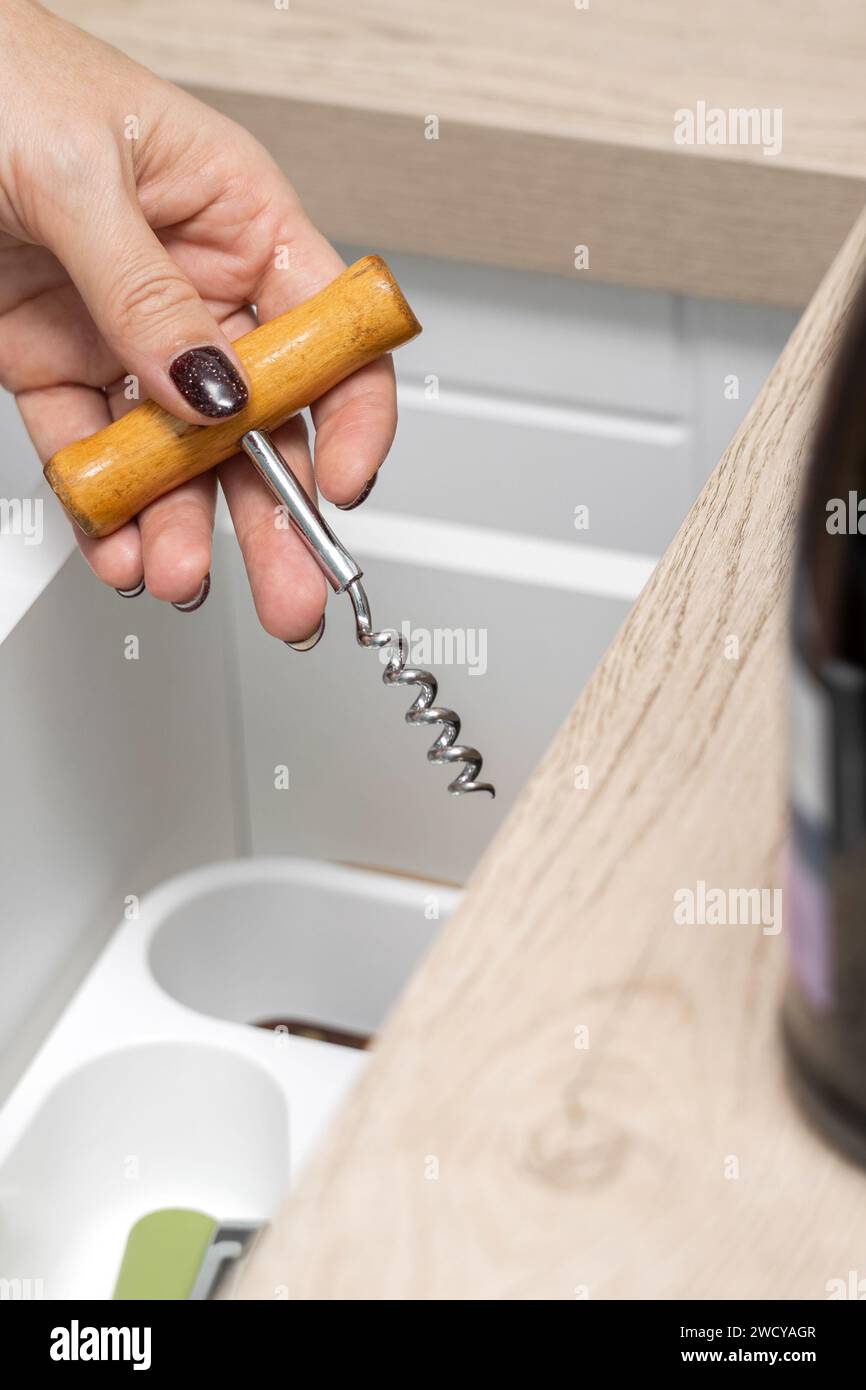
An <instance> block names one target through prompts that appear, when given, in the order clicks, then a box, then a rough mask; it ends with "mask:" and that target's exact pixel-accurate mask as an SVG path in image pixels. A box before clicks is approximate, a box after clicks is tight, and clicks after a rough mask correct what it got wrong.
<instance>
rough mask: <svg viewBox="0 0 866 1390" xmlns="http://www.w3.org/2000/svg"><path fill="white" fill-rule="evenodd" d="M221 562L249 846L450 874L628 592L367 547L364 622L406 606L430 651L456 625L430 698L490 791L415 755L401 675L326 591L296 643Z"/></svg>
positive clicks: (484, 832) (492, 814) (513, 782)
mask: <svg viewBox="0 0 866 1390" xmlns="http://www.w3.org/2000/svg"><path fill="white" fill-rule="evenodd" d="M359 558H360V559H361V561H362V562H364V561H365V557H364V555H363V554H361V555H359ZM234 565H235V568H236V571H237V589H236V592H237V594H238V599H239V610H240V612H239V620H238V642H239V654H240V680H241V695H242V702H243V711H244V714H243V739H244V747H245V758H246V767H247V779H248V790H249V804H250V815H251V824H252V846H253V851H254V852H255V853H259V854H268V853H276V854H280V853H285V854H304V855H312V856H322V857H325V858H330V859H341V860H348V861H352V862H359V863H364V864H370V865H382V866H388V867H391V868H395V869H398V870H403V871H408V872H413V873H417V874H420V875H423V876H424V877H431V878H444V879H446V880H449V881H452V882H460V881H462V880H463V879H464V878H465V876H466V875H467V874H468V873H469V871H470V870H471V869H472V867H473V866H474V864H475V863H476V861H477V859H478V856H479V855H480V853H481V851H482V849H483V848H484V846H485V845H486V843H487V841H488V840H489V839H490V836H491V835H492V833H493V831H494V830H495V829H496V827H497V826H498V825H499V823H500V822H501V820H502V818H503V816H504V815H505V813H506V812H507V810H508V809H509V807H510V805H511V803H512V801H513V799H514V797H515V795H516V793H517V792H518V790H519V789H520V787H521V786H522V784H523V783H524V782H525V781H526V779H527V777H528V776H529V774H530V772H531V771H532V768H533V767H534V765H535V763H536V762H537V761H538V759H539V757H540V756H541V754H542V753H543V751H544V748H545V747H546V745H547V744H548V742H549V741H550V738H551V737H552V735H553V733H554V731H555V729H556V728H557V726H558V724H559V723H560V722H561V720H562V719H563V718H564V717H565V715H566V714H567V713H568V711H569V709H570V708H571V706H572V704H573V703H574V699H575V696H576V695H577V693H578V692H579V690H580V688H581V686H582V685H583V683H584V682H585V680H586V679H587V677H588V676H589V674H590V672H591V671H592V669H593V667H594V666H595V665H596V663H597V661H598V659H599V657H600V656H601V654H602V652H603V651H604V649H605V647H606V646H607V645H608V643H609V642H610V641H611V639H612V637H613V636H614V634H615V632H616V630H617V628H618V627H619V625H620V623H621V622H622V620H623V618H624V617H625V615H626V613H627V611H628V607H629V605H628V603H626V602H623V601H622V600H616V599H602V598H598V597H589V596H587V595H585V594H580V593H574V592H565V591H563V590H562V589H558V588H550V587H545V586H543V585H541V584H529V583H512V582H508V581H505V580H501V579H494V578H490V577H486V576H478V575H467V574H465V573H462V572H460V571H452V572H450V573H449V572H447V571H445V570H442V569H433V568H426V567H424V566H423V565H420V564H419V565H413V564H409V563H393V562H392V563H389V562H387V561H385V560H382V559H380V558H372V559H370V560H369V563H368V564H367V566H366V581H367V587H368V593H369V596H370V600H371V604H372V609H373V619H374V622H375V623H376V624H377V625H379V624H381V625H382V626H386V625H387V626H400V625H401V624H402V623H403V622H408V623H409V624H410V627H411V630H412V632H413V634H415V637H416V641H424V640H426V641H428V642H429V643H430V644H431V645H433V647H434V652H433V655H434V658H435V656H436V655H439V657H440V658H441V657H442V656H443V654H444V652H445V651H447V650H448V649H449V645H450V642H449V638H448V637H447V636H446V635H442V634H444V633H446V632H447V631H448V630H452V631H453V630H454V629H461V632H459V633H458V635H457V644H458V645H459V642H460V641H461V640H465V643H466V652H467V653H469V656H470V659H469V660H467V661H466V662H465V663H464V664H462V665H456V664H442V662H441V661H437V660H435V659H434V660H433V661H432V663H431V666H432V668H433V669H434V674H435V675H436V676H437V678H438V679H439V687H440V688H439V702H440V703H442V704H445V705H449V706H451V707H453V708H454V709H455V710H456V711H457V712H458V714H459V715H460V717H461V719H462V720H463V732H462V734H461V739H465V741H466V742H468V743H470V744H472V743H474V744H475V745H476V746H477V747H478V748H479V749H480V751H481V753H482V755H483V756H484V760H485V762H484V769H483V771H484V775H485V776H487V775H489V777H490V780H492V781H493V782H495V783H496V786H497V793H498V794H497V799H496V800H495V801H493V802H491V801H490V800H489V798H487V797H486V796H481V795H476V796H470V797H464V798H461V799H456V798H453V797H450V796H449V795H448V794H447V791H446V787H447V783H448V781H449V778H448V774H447V771H446V770H445V769H443V768H438V767H434V766H432V765H431V764H429V763H428V762H427V760H426V753H427V748H428V747H429V745H430V743H431V742H432V735H431V733H430V731H429V730H422V729H420V728H411V727H409V726H407V725H406V724H405V723H404V715H405V712H406V710H407V709H408V708H409V705H410V704H411V699H412V696H411V691H407V690H406V689H405V688H403V689H397V688H394V687H390V688H389V687H386V686H385V685H383V684H382V679H381V676H382V669H383V668H382V665H381V662H380V660H379V657H378V655H377V654H376V653H374V652H372V651H368V650H364V649H362V648H360V647H358V646H357V645H356V642H355V636H354V625H353V622H352V619H351V613H350V605H349V603H348V600H347V599H345V598H332V600H331V602H330V603H329V610H328V611H329V616H328V629H327V632H326V634H325V637H324V638H323V640H322V642H321V643H320V644H319V646H318V647H317V648H315V650H314V651H313V652H310V653H308V654H306V655H299V654H296V653H294V652H292V651H290V650H289V649H288V648H286V647H284V646H282V645H281V644H280V643H278V642H275V641H274V640H273V639H272V638H268V637H266V636H265V635H264V634H263V633H262V632H261V631H260V630H258V629H257V626H256V623H255V618H254V614H253V612H252V605H251V602H250V600H249V597H248V595H247V594H246V593H245V592H244V581H243V577H242V575H241V574H240V565H239V562H238V561H237V559H236V558H235V560H234ZM437 629H438V630H439V633H440V642H439V645H440V651H439V652H438V654H437V653H436V651H435V643H436V640H437ZM467 630H468V631H467ZM451 650H452V651H455V652H456V651H457V647H456V646H454V647H452V648H451ZM416 654H417V655H419V656H423V655H426V653H423V652H420V653H418V652H416ZM482 655H483V660H481V659H479V658H480V657H481V656H482ZM419 664H426V663H424V662H421V661H419ZM473 666H474V668H475V669H476V670H477V671H478V674H472V673H471V671H472V669H473ZM482 667H483V668H484V669H483V671H482ZM434 732H435V731H434ZM280 766H286V767H287V768H288V770H289V782H290V785H289V788H288V789H287V790H277V789H276V788H275V769H276V768H277V767H280ZM588 794H589V793H587V792H584V791H575V792H574V795H575V796H582V795H588Z"/></svg>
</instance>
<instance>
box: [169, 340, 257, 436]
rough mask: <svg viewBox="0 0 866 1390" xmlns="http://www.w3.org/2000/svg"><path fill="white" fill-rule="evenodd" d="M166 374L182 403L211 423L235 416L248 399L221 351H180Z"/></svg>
mask: <svg viewBox="0 0 866 1390" xmlns="http://www.w3.org/2000/svg"><path fill="white" fill-rule="evenodd" d="M168 373H169V376H170V377H171V379H172V381H173V382H174V384H175V386H176V387H177V389H178V391H179V392H180V394H181V395H182V396H183V398H184V400H185V401H187V402H188V403H189V404H190V405H191V406H192V407H193V409H194V410H197V411H198V412H199V414H200V415H207V416H208V417H209V419H212V420H219V419H221V418H222V416H224V415H236V414H237V412H238V411H239V410H243V408H244V406H245V405H246V403H247V401H248V400H249V398H250V393H249V391H248V390H247V388H246V385H245V383H244V380H243V378H242V377H241V376H240V375H239V374H238V372H237V370H236V369H235V367H234V366H233V365H232V363H231V362H230V361H229V359H228V358H227V357H226V355H225V353H224V352H223V350H222V348H218V347H199V348H191V349H190V350H189V352H182V353H181V354H180V356H179V357H176V358H175V359H174V361H173V362H172V364H171V366H170V367H169V369H168Z"/></svg>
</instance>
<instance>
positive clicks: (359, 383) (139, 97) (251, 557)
mask: <svg viewBox="0 0 866 1390" xmlns="http://www.w3.org/2000/svg"><path fill="white" fill-rule="evenodd" d="M0 123H2V130H3V137H4V138H3V141H2V144H0V385H3V386H5V387H6V388H7V389H8V390H10V391H12V392H14V394H15V396H16V399H17V402H18V406H19V409H20V410H21V414H22V416H23V418H24V422H25V424H26V426H27V429H28V431H29V433H30V436H31V438H32V440H33V442H34V444H35V446H36V449H37V450H38V452H39V454H40V457H41V458H42V460H43V462H44V461H45V460H47V459H48V458H49V457H50V456H51V455H52V454H53V453H55V452H56V451H57V450H58V449H59V448H61V447H62V446H63V445H65V444H68V443H70V442H71V441H73V440H75V439H80V438H82V437H83V436H85V435H88V434H92V433H94V432H95V431H96V430H98V429H101V428H102V427H103V426H104V425H106V424H108V423H110V421H111V420H113V419H116V418H117V417H118V416H119V415H121V414H123V413H124V412H125V411H126V410H128V409H131V408H132V406H134V405H135V404H136V403H137V400H136V399H131V400H130V399H127V396H128V395H129V394H131V393H130V391H129V381H130V379H132V381H133V382H134V383H137V384H138V387H139V391H140V398H141V399H144V398H145V397H146V396H151V397H153V398H154V399H155V400H157V401H158V402H159V403H160V405H162V406H164V407H165V409H166V410H168V411H170V412H171V414H173V415H175V416H177V417H178V418H181V419H184V420H190V421H193V422H195V423H198V424H204V425H206V424H208V423H213V422H214V421H215V420H217V419H225V418H226V417H227V416H229V415H231V414H234V413H235V411H237V410H239V409H241V407H242V406H243V405H244V404H245V402H246V399H247V394H248V383H247V382H246V381H245V379H244V374H243V369H242V368H241V366H240V363H239V361H238V358H237V357H236V355H235V353H234V351H233V349H232V346H231V342H232V340H233V339H235V338H238V337H240V336H241V335H242V334H243V333H246V332H248V331H249V329H250V328H252V327H254V326H255V316H254V314H253V311H252V309H251V308H250V305H251V304H255V305H256V306H257V311H258V314H259V316H260V317H261V319H262V320H263V321H264V320H267V319H271V318H274V317H276V316H277V315H278V314H282V313H284V312H285V311H286V310H287V309H290V308H292V307H294V305H296V304H298V303H300V302H302V301H303V300H305V299H307V298H309V297H310V295H312V294H314V293H315V292H316V291H317V290H319V289H321V288H322V286H323V285H325V284H327V283H328V282H329V281H330V280H332V279H334V277H335V276H336V275H337V274H339V272H340V270H341V269H342V266H343V263H342V261H341V260H340V257H339V256H338V255H337V253H336V251H335V250H334V249H333V248H332V247H331V246H330V245H329V243H328V242H327V241H326V240H325V238H324V237H322V236H321V235H320V233H319V232H317V231H316V229H315V228H314V227H313V226H312V224H311V223H310V222H309V220H308V218H307V217H306V215H305V213H304V211H303V208H302V207H301V205H300V202H299V200H298V197H297V195H296V194H295V192H294V191H293V189H292V188H291V186H290V185H289V183H288V182H287V181H286V179H285V178H284V176H283V175H282V173H281V172H280V170H279V168H278V167H277V165H276V164H275V163H274V161H273V160H272V159H271V157H270V156H269V155H268V154H267V152H266V151H265V150H264V149H263V148H262V146H261V145H259V143H258V142H257V141H256V140H255V139H254V138H253V137H252V136H251V135H250V134H249V132H248V131H245V130H244V129H243V128H242V127H240V126H238V125H236V124H235V123H234V122H232V121H230V120H228V119H227V118H226V117H224V116H222V115H220V114H219V113H218V112H216V111H213V110H212V109H211V108H210V107H207V106H205V105H203V104H202V103H201V102H198V101H196V100H195V99H194V98H193V97H191V96H189V95H187V94H186V93H184V92H182V91H180V90H179V89H177V88H176V87H173V86H172V85H171V84H170V83H167V82H163V81H162V80H161V79H159V78H157V77H155V76H154V75H153V74H152V73H150V72H148V71H147V70H146V69H144V68H142V67H140V66H138V65H137V64H136V63H133V62H132V61H131V60H130V59H128V58H126V57H125V56H124V55H123V54H122V53H120V52H118V51H117V50H116V49H113V48H111V47H110V46H108V45H106V44H103V43H101V42H100V41H98V40H96V39H94V38H92V37H91V36H89V35H87V34H84V33H82V32H81V31H80V30H79V29H76V28H75V27H74V26H72V25H69V24H67V23H65V22H64V21H62V20H60V19H58V18H57V17H56V16H55V15H52V14H50V13H49V12H47V11H46V10H44V9H42V7H41V6H39V5H37V4H35V3H32V0H0ZM202 349H206V351H201V350H202ZM313 419H314V422H315V426H316V442H315V477H314V470H313V463H312V460H311V457H310V451H309V448H308V445H307V437H306V430H305V427H304V423H303V420H302V419H301V418H300V417H298V418H296V419H294V420H291V421H289V422H288V424H286V425H284V426H283V427H282V428H281V429H280V430H277V431H275V432H274V438H275V442H276V443H277V445H278V447H279V448H280V451H281V452H282V453H283V455H284V457H285V458H286V460H287V462H288V463H289V464H290V466H291V468H292V469H293V470H294V472H295V473H296V474H297V475H298V477H299V478H300V479H301V480H302V482H303V483H304V485H305V486H306V487H307V489H308V491H309V492H310V493H311V495H313V496H315V487H316V484H318V487H319V489H320V491H321V492H322V494H323V495H324V496H325V497H326V498H328V499H329V500H330V501H332V502H335V503H337V505H342V506H350V505H357V503H358V502H359V501H361V500H363V496H365V495H366V493H367V492H368V491H369V487H370V486H372V480H374V479H375V476H376V472H377V469H378V468H379V466H380V464H381V463H382V461H383V459H384V457H385V455H386V453H387V451H388V448H389V447H390V443H391V440H392V438H393V434H394V428H395V424H396V396H395V389H394V374H393V367H392V365H391V362H390V359H388V360H383V361H379V362H375V363H372V364H371V365H370V366H367V367H364V368H363V369H362V370H360V371H358V372H356V373H355V374H354V375H353V376H351V377H349V378H347V380H345V381H343V382H341V383H340V384H339V385H338V386H336V387H334V388H333V389H332V390H331V391H329V392H328V393H327V394H326V395H324V396H323V397H322V398H321V399H320V400H319V401H318V402H316V403H315V405H314V406H313ZM216 473H217V474H218V476H219V481H220V485H221V486H222V489H223V492H224V493H225V496H226V500H227V502H228V506H229V510H230V512H231V516H232V521H233V523H234V527H235V530H236V533H237V536H238V540H239V542H240V545H241V549H242V552H243V556H244V561H245V564H246V568H247V574H248V576H249V580H250V585H251V588H252V592H253V597H254V600H255V604H256V610H257V612H258V615H259V619H260V621H261V623H262V625H263V626H264V628H265V629H266V630H267V631H268V632H269V633H271V634H272V635H273V636H275V637H280V638H282V639H283V640H288V641H293V642H294V641H301V640H303V639H304V638H306V637H308V636H309V635H310V634H311V633H313V632H315V631H316V630H317V628H318V627H319V625H320V623H321V621H322V620H323V613H324V605H325V599H326V585H325V581H324V579H323V576H322V575H321V573H320V571H319V569H318V567H317V566H316V564H315V561H314V560H313V559H312V557H311V556H310V555H309V553H308V552H307V550H306V549H305V547H304V546H303V544H302V543H301V542H300V540H299V539H298V538H297V536H295V534H294V533H293V531H291V530H290V529H286V528H284V527H282V526H277V525H275V524H274V522H275V507H274V501H273V498H272V497H271V494H270V492H269V491H268V490H267V488H266V487H265V485H264V483H263V482H262V481H261V480H260V479H259V477H258V476H257V475H256V473H255V471H254V470H253V469H252V467H251V466H250V464H249V462H248V460H246V458H244V457H243V456H241V455H238V456H237V457H235V458H233V459H231V460H229V461H228V462H227V463H225V464H223V465H222V466H221V467H220V468H219V469H218V470H216ZM215 500H216V478H215V476H214V473H206V474H203V475H202V476H200V477H198V478H196V479H194V480H193V481H192V482H189V483H186V484H184V485H182V486H181V487H179V488H176V489H175V490H174V491H173V492H171V493H168V494H167V495H166V496H165V497H162V498H160V499H159V500H158V501H156V502H154V503H152V504H151V505H150V506H148V507H146V508H145V509H144V510H143V511H142V512H141V513H140V514H139V516H138V517H137V519H136V520H135V521H133V522H130V523H128V524H127V525H126V526H123V527H122V528H121V529H120V530H118V531H116V532H115V533H114V534H113V535H111V536H107V537H105V538H104V539H102V540H94V539H92V538H88V537H86V536H84V535H83V534H82V533H81V532H78V542H79V545H80V546H81V549H82V551H83V553H84V555H85V557H86V559H87V560H88V562H89V564H90V566H91V568H92V569H93V570H94V572H95V573H96V574H97V575H98V577H99V578H100V579H102V580H103V581H104V582H105V583H107V584H110V585H112V586H113V587H115V588H118V589H122V590H131V589H134V588H136V587H137V586H138V584H139V583H140V581H141V580H142V579H143V580H144V581H145V583H146V585H147V588H148V590H149V592H150V593H152V594H153V595H155V596H156V597H157V598H160V599H165V600H167V601H169V602H173V603H176V604H182V605H185V606H187V607H192V606H198V600H199V599H200V598H201V597H202V595H204V596H206V592H207V584H208V583H209V579H208V576H209V572H210V563H211V538H212V530H213V516H214V507H215Z"/></svg>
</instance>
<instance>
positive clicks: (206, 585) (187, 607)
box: [171, 573, 210, 613]
mask: <svg viewBox="0 0 866 1390" xmlns="http://www.w3.org/2000/svg"><path fill="white" fill-rule="evenodd" d="M209 593H210V573H208V574H206V575H205V577H204V579H203V580H202V581H201V588H200V589H199V591H198V593H197V594H196V595H195V597H194V598H191V599H187V601H186V603H173V604H172V605H171V606H172V608H176V609H177V611H178V613H194V612H195V610H196V609H197V608H201V606H202V604H203V603H204V601H205V599H206V598H207V596H208V594H209Z"/></svg>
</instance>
